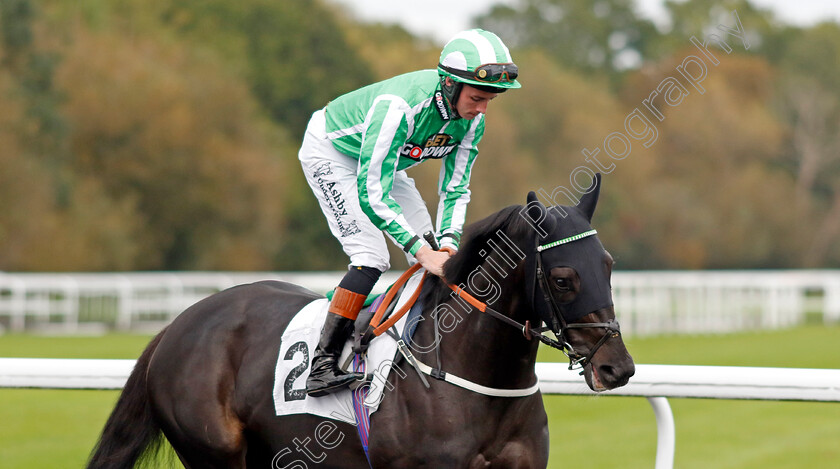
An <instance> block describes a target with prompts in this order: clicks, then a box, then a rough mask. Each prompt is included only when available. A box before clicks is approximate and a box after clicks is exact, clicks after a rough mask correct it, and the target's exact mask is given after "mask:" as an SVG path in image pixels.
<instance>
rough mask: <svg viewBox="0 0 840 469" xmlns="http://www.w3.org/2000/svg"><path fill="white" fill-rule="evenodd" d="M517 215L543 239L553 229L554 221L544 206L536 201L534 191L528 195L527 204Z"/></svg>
mask: <svg viewBox="0 0 840 469" xmlns="http://www.w3.org/2000/svg"><path fill="white" fill-rule="evenodd" d="M519 215H520V216H522V218H524V219H525V220H526V221H527V222H528V224H529V225H531V227H532V228H533V229H534V231H536V232H537V235H538V236H539V237H541V238H544V237H546V236H547V235H548V233H549V232H551V231H552V230H553V229H554V225H555V223H556V220H555V219H554V216H552V214H551V213H549V211H548V209H547V208H545V205H543V204H542V202H540V201H539V199H537V194H536V193H534V191H531V192H529V193H528V203H527V204H525V206H524V207H522V210H520V211H519Z"/></svg>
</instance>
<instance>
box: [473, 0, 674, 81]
mask: <svg viewBox="0 0 840 469" xmlns="http://www.w3.org/2000/svg"><path fill="white" fill-rule="evenodd" d="M478 24H479V25H481V26H482V27H484V28H486V29H489V30H491V31H494V32H496V33H498V34H500V35H501V37H503V38H505V40H506V41H507V42H508V43H509V44H508V45H509V46H511V47H516V48H524V47H533V48H540V49H542V50H544V51H546V52H547V53H548V54H549V55H550V56H551V57H554V59H555V60H556V61H557V62H558V63H560V64H561V65H563V66H565V67H571V68H573V69H575V70H578V71H581V72H584V73H585V74H587V75H590V76H603V75H606V76H607V77H609V79H610V80H611V82H612V83H613V85H616V84H617V83H618V82H619V80H620V77H621V73H622V72H623V71H624V70H627V69H631V68H636V67H638V66H639V65H640V64H641V62H642V61H643V60H644V59H645V58H647V57H648V56H649V48H650V47H651V46H652V42H653V41H654V40H655V39H656V37H657V35H658V32H657V30H656V27H655V26H654V25H653V23H651V22H650V21H648V20H645V19H642V18H640V17H639V16H638V15H637V14H636V11H635V7H634V2H633V1H632V0H598V1H596V2H589V1H582V0H520V1H519V2H517V3H516V4H515V5H514V6H512V7H509V6H495V7H493V9H492V10H491V11H490V13H488V14H487V15H485V16H482V17H480V18H478Z"/></svg>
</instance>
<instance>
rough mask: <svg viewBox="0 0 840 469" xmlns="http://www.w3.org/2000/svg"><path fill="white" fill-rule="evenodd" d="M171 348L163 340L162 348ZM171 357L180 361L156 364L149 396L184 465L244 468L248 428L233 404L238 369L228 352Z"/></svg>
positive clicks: (165, 361) (151, 375)
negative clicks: (244, 428)
mask: <svg viewBox="0 0 840 469" xmlns="http://www.w3.org/2000/svg"><path fill="white" fill-rule="evenodd" d="M170 344H172V342H169V343H167V342H166V341H164V342H162V344H161V347H165V346H171V345H170ZM182 345H183V342H181V343H179V344H177V345H176V346H182ZM159 352H160V349H159ZM162 356H166V355H163V354H162V353H161V354H160V355H157V356H156V357H155V358H157V357H162ZM168 356H177V357H178V359H176V360H172V359H167V360H161V361H159V362H157V361H155V360H154V359H153V361H152V364H151V367H150V374H149V387H150V395H151V398H152V399H151V400H152V402H153V405H154V406H155V410H156V414H157V415H158V417H159V422H160V427H161V429H162V431H163V433H164V435H165V436H166V438H167V439H168V440H169V442H170V443H171V444H172V447H173V448H174V449H175V450H176V452H177V454H178V457H179V458H180V459H181V461H182V462H183V464H184V466H185V467H187V468H188V469H192V468H244V467H245V450H246V442H245V438H244V436H243V427H244V425H243V423H242V421H241V420H240V419H239V417H238V416H237V415H236V412H235V411H234V402H233V401H234V380H235V373H236V371H235V370H234V369H233V368H232V367H231V366H230V363H229V360H228V358H229V357H228V356H227V353H226V351H225V350H224V348H221V349H205V353H204V354H185V353H181V354H174V353H173V354H170V355H168Z"/></svg>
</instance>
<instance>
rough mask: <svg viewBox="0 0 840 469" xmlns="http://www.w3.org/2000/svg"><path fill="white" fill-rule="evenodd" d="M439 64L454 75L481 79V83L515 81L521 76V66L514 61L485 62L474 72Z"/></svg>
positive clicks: (469, 78)
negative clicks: (500, 62)
mask: <svg viewBox="0 0 840 469" xmlns="http://www.w3.org/2000/svg"><path fill="white" fill-rule="evenodd" d="M438 66H439V67H440V68H441V69H442V70H444V71H446V72H448V73H451V74H452V75H455V76H458V77H461V78H465V79H468V80H475V81H479V82H481V83H513V82H514V81H515V80H516V77H518V76H519V67H517V66H516V64H515V63H513V62H511V63H502V64H484V65H481V66H479V67H476V69H475V71H473V72H468V71H466V70H458V69H456V68H452V67H446V66H444V65H442V64H438Z"/></svg>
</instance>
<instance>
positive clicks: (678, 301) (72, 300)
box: [0, 270, 840, 336]
mask: <svg viewBox="0 0 840 469" xmlns="http://www.w3.org/2000/svg"><path fill="white" fill-rule="evenodd" d="M398 274H399V272H388V273H386V275H384V276H383V278H382V279H381V280H380V281H379V282H378V284H377V291H382V290H384V288H385V287H386V286H387V285H389V284H390V283H391V282H393V281H394V279H395V278H396V276H397V275H398ZM341 275H342V273H341V272H131V273H89V274H85V273H66V274H65V273H3V272H0V331H2V330H3V329H4V328H8V329H11V330H13V331H23V330H27V329H33V328H42V329H43V328H47V329H51V330H56V329H58V331H60V332H65V333H73V332H86V331H89V330H91V329H94V330H97V329H98V330H105V329H118V330H138V329H140V330H145V331H150V330H152V331H156V330H158V329H160V327H162V326H163V325H164V324H166V323H168V322H169V321H171V320H172V319H173V318H174V317H175V316H177V315H178V314H180V313H181V312H182V311H183V310H184V309H186V308H187V307H189V306H190V305H192V304H194V303H195V302H197V301H199V300H201V299H202V298H205V297H207V296H209V295H211V294H213V293H215V292H217V291H219V290H222V289H225V288H228V287H231V286H234V285H239V284H243V283H250V282H255V281H258V280H285V281H288V282H292V283H296V284H298V285H303V286H305V287H307V288H309V289H311V290H314V291H316V292H319V293H325V292H326V291H328V290H331V289H332V288H333V287H334V286H335V285H336V284H337V283H338V281H339V280H340V279H341ZM612 287H613V300H614V302H615V308H616V313H617V315H618V319H619V322H621V327H622V331H623V333H624V334H625V335H628V336H629V335H635V336H642V335H651V334H679V333H714V332H724V331H725V332H733V331H739V330H755V329H776V328H783V327H789V326H792V325H795V324H800V323H802V322H804V321H805V320H806V318H807V317H808V315H809V314H816V315H818V316H821V317H822V319H823V320H824V321H825V322H826V323H832V322H840V270H775V271H770V270H763V271H672V272H661V271H660V272H656V271H647V272H628V271H623V272H616V273H615V274H614V275H613V279H612Z"/></svg>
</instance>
